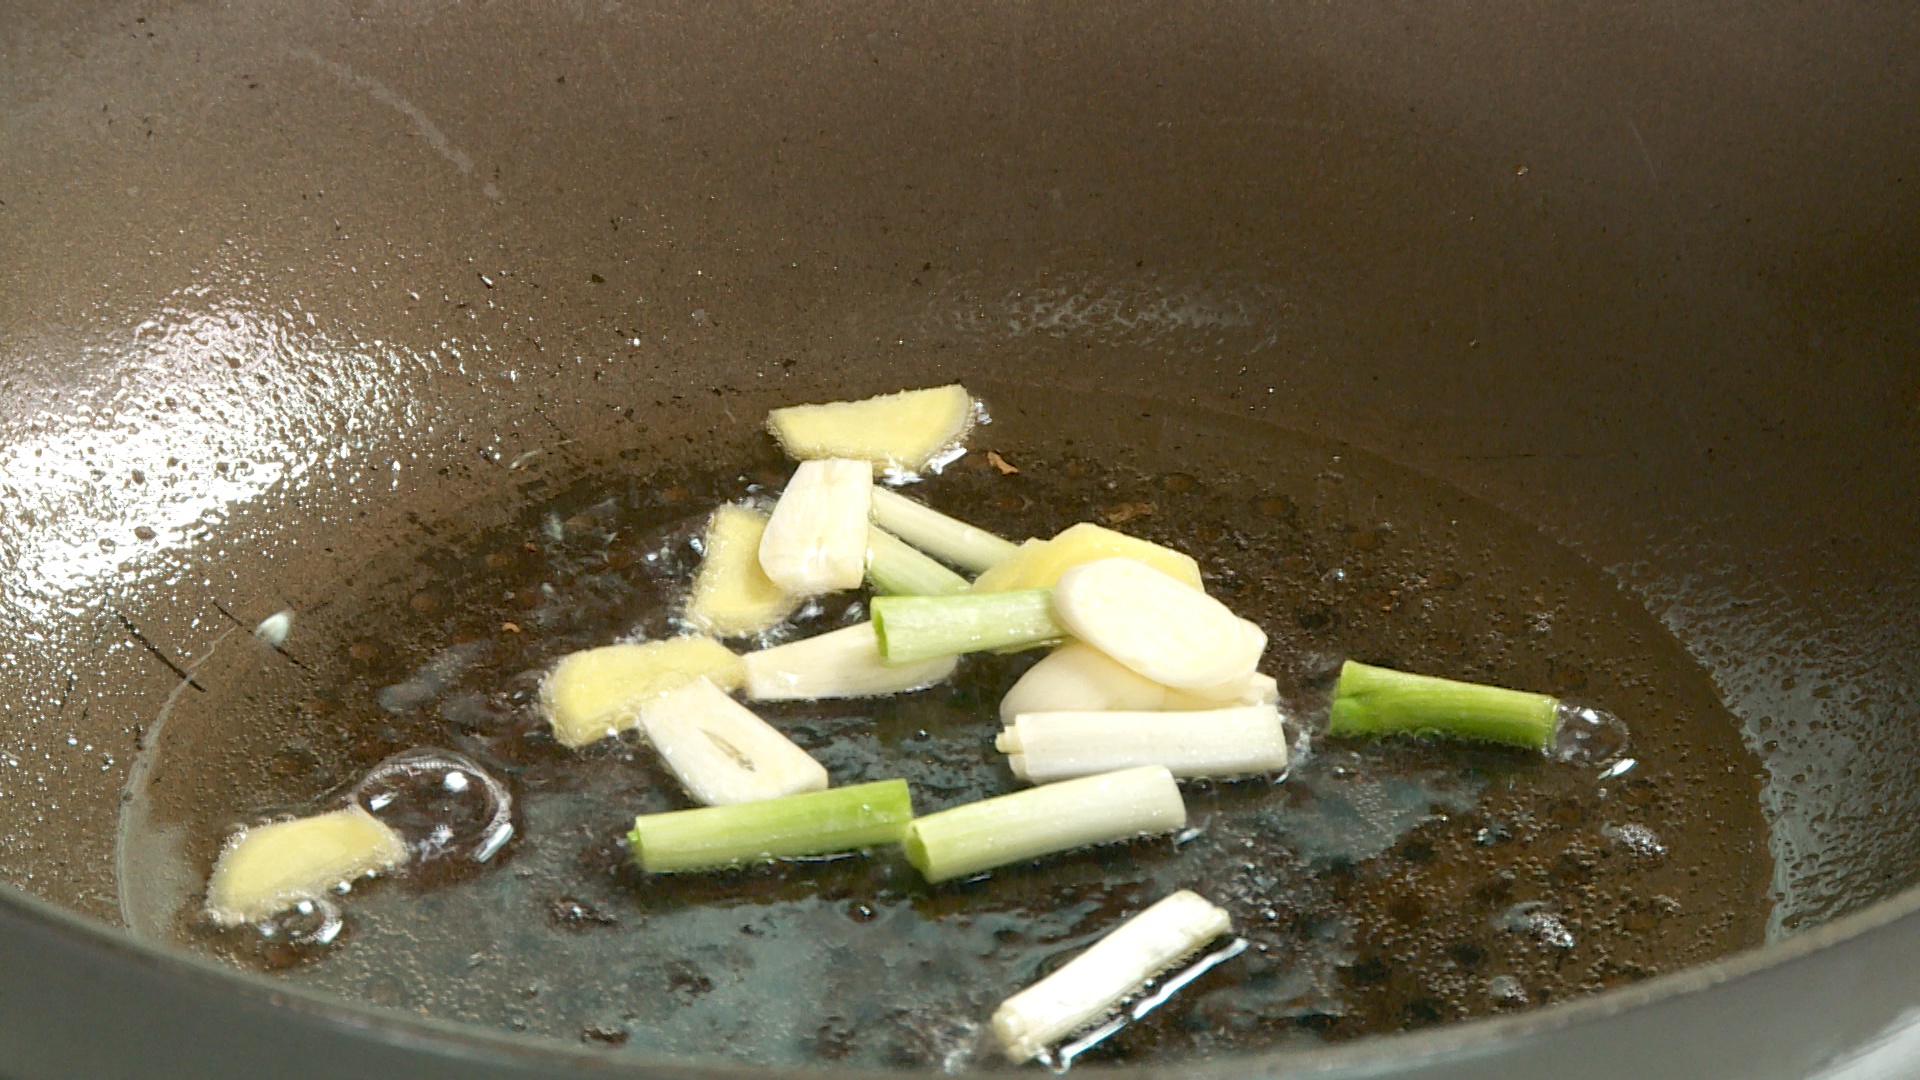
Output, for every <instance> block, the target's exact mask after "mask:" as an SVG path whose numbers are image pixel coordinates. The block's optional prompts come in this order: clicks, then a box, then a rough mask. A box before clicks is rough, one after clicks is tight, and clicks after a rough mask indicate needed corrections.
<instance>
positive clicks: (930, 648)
mask: <svg viewBox="0 0 1920 1080" xmlns="http://www.w3.org/2000/svg"><path fill="white" fill-rule="evenodd" d="M872 611H873V628H874V631H875V632H876V633H878V634H879V635H880V655H881V656H882V657H883V658H885V659H886V661H887V663H889V664H907V663H912V662H913V661H916V660H931V659H933V658H934V657H939V656H958V655H959V654H961V653H970V652H985V651H986V650H989V649H1021V648H1026V647H1028V646H1032V645H1044V644H1046V643H1048V642H1051V641H1059V640H1060V639H1061V638H1064V637H1066V636H1067V632H1066V631H1065V630H1062V629H1060V624H1059V623H1057V622H1055V621H1053V590H1051V589H1014V590H1011V591H1009V592H998V593H968V594H966V595H961V596H881V597H875V598H874V601H873V604H872Z"/></svg>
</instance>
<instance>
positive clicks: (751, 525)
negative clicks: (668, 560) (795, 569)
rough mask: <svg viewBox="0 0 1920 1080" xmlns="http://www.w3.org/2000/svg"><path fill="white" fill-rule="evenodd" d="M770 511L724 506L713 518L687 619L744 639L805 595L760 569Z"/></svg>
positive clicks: (786, 613) (769, 624) (776, 621)
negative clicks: (792, 590) (789, 590)
mask: <svg viewBox="0 0 1920 1080" xmlns="http://www.w3.org/2000/svg"><path fill="white" fill-rule="evenodd" d="M766 531H767V515H765V514H763V513H761V512H760V511H758V510H755V509H753V508H752V507H749V506H738V505H728V506H722V507H720V508H719V509H718V510H715V511H714V512H713V516H712V517H710V518H708V519H707V531H706V534H705V536H704V537H703V542H702V544H701V550H702V555H701V557H700V569H699V571H698V572H697V573H695V574H694V577H693V593H692V595H691V596H690V597H689V598H688V600H687V621H688V622H690V623H692V624H693V625H694V626H695V627H697V628H699V629H700V630H702V631H705V632H706V633H709V634H713V635H715V636H718V637H744V636H746V635H748V634H758V633H760V632H761V631H763V630H769V629H772V628H773V627H774V626H777V625H779V623H780V621H781V620H782V619H785V618H786V617H787V616H789V615H791V614H793V609H794V608H796V607H799V606H800V598H799V597H797V596H792V595H790V594H788V593H787V591H786V590H785V589H782V588H781V587H780V586H778V585H776V584H774V583H773V579H772V578H769V577H768V576H767V574H766V571H764V570H762V569H761V568H760V540H761V537H762V536H764V535H765V534H766Z"/></svg>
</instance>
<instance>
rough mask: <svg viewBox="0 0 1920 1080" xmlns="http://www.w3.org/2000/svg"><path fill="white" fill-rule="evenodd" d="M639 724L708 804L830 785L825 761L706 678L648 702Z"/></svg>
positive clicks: (682, 783) (686, 784)
mask: <svg viewBox="0 0 1920 1080" xmlns="http://www.w3.org/2000/svg"><path fill="white" fill-rule="evenodd" d="M640 723H641V726H642V727H643V728H645V729H646V733H647V739H648V741H649V742H651V743H653V748H654V749H655V750H657V751H659V753H660V758H661V760H662V761H664V762H665V763H666V766H667V769H668V770H669V771H671V772H672V773H673V775H674V777H675V778H676V779H678V780H679V781H680V786H681V787H684V788H686V789H687V794H688V795H691V796H693V798H694V800H695V801H696V802H699V803H702V804H704V805H706V806H731V805H733V804H735V803H745V802H757V801H759V800H761V799H777V798H779V797H781V796H782V795H798V794H801V793H802V792H807V791H825V790H826V787H827V770H826V767H825V766H823V765H821V764H820V763H819V762H818V761H815V760H814V759H813V758H812V757H810V756H808V754H807V752H806V751H805V750H802V749H800V748H799V747H798V746H795V745H794V744H793V740H791V739H789V738H787V737H786V736H785V735H782V734H780V732H779V731H778V730H777V729H775V728H774V726H773V725H771V724H769V723H767V722H766V721H765V720H762V719H760V718H759V717H758V716H755V715H754V714H753V712H752V711H751V710H749V709H748V708H747V707H746V706H744V705H742V704H740V703H739V702H737V701H735V700H733V699H732V698H730V697H728V696H727V694H726V691H724V690H721V689H720V688H719V687H717V686H715V685H713V684H712V683H710V682H708V681H707V680H705V679H695V680H693V681H692V682H690V683H688V684H686V685H685V686H682V687H681V688H679V689H678V690H674V691H672V692H670V693H667V694H663V695H661V696H660V697H657V698H654V699H653V700H652V701H649V702H647V704H646V706H645V707H644V708H642V709H641V710H640Z"/></svg>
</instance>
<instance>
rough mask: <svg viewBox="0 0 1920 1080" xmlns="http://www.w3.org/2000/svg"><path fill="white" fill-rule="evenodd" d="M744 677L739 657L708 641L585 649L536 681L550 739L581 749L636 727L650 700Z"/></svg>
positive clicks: (727, 684)
mask: <svg viewBox="0 0 1920 1080" xmlns="http://www.w3.org/2000/svg"><path fill="white" fill-rule="evenodd" d="M745 677H746V671H745V669H744V668H742V667H741V665H740V658H739V657H738V656H735V655H734V654H733V651H732V650H730V649H728V648H727V647H726V646H725V645H722V644H720V643H719V642H717V641H715V640H713V639H712V638H708V637H681V638H669V639H667V640H665V641H649V642H647V643H645V644H643V645H632V644H623V645H607V646H603V647H601V648H598V649H583V650H581V651H580V652H576V653H570V654H568V655H567V656H564V657H562V658H561V659H560V663H559V664H557V665H555V666H554V669H553V670H552V671H551V672H548V673H547V677H546V678H545V679H543V680H541V682H540V706H541V709H542V710H543V711H544V712H545V713H546V717H547V722H548V723H550V724H552V725H553V737H554V738H556V739H558V740H560V742H561V744H562V745H565V746H569V747H573V748H576V749H577V748H579V747H582V746H585V745H587V744H588V743H590V742H594V741H595V740H598V739H604V738H606V737H607V736H608V735H613V734H617V733H619V732H621V731H624V730H626V729H627V728H630V727H635V726H638V724H639V722H640V709H641V707H642V706H644V705H645V704H646V703H647V702H648V701H650V700H652V699H653V698H656V697H659V696H660V695H661V694H664V693H667V692H668V691H670V690H677V689H679V688H680V687H682V686H685V685H686V684H687V683H689V682H692V681H693V680H695V679H699V678H705V679H707V680H708V681H710V682H712V683H713V684H714V685H715V686H718V687H720V688H721V689H723V690H732V689H734V688H735V687H738V686H739V685H740V683H741V680H743V679H744V678H745Z"/></svg>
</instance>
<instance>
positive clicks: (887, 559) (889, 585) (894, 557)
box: [867, 525, 968, 596]
mask: <svg viewBox="0 0 1920 1080" xmlns="http://www.w3.org/2000/svg"><path fill="white" fill-rule="evenodd" d="M867 581H868V583H869V584H871V585H872V586H873V590H874V591H875V592H878V593H888V594H892V595H895V596H951V595H953V594H955V593H963V592H966V591H967V588H968V585H967V579H966V578H963V577H961V576H960V575H959V574H956V573H954V572H953V571H951V570H949V569H947V568H946V567H945V566H942V565H941V564H940V563H939V562H938V561H937V560H935V559H934V558H933V557H932V556H930V555H927V554H924V553H922V552H921V551H919V550H918V549H916V548H914V547H913V546H912V545H910V544H908V543H907V542H906V541H904V540H901V539H900V538H899V537H897V536H895V535H893V534H892V533H890V532H888V531H886V530H885V529H882V528H880V527H879V526H877V525H876V526H874V527H872V528H871V529H869V530H867Z"/></svg>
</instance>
